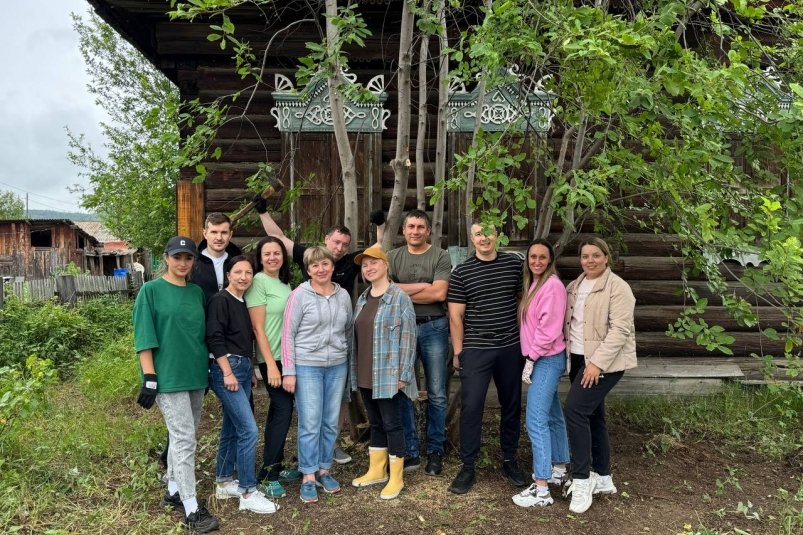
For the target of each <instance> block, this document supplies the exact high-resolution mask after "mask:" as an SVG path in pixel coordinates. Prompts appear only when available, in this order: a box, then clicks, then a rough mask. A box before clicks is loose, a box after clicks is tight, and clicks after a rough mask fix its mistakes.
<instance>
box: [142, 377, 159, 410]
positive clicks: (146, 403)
mask: <svg viewBox="0 0 803 535" xmlns="http://www.w3.org/2000/svg"><path fill="white" fill-rule="evenodd" d="M156 386H157V384H156V374H155V373H146V374H145V381H144V382H143V383H142V388H140V390H139V397H138V398H137V403H138V404H139V406H140V407H142V408H143V409H150V408H151V407H153V403H154V402H155V401H156Z"/></svg>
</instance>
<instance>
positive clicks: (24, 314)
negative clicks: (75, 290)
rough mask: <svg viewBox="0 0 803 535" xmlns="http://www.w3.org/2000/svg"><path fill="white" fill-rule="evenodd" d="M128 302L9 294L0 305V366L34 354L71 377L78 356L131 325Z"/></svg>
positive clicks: (125, 330) (18, 362) (118, 334)
mask: <svg viewBox="0 0 803 535" xmlns="http://www.w3.org/2000/svg"><path fill="white" fill-rule="evenodd" d="M131 306H132V305H131V303H130V302H129V301H120V300H118V299H114V298H98V299H90V300H87V301H82V302H80V303H79V304H78V305H77V306H75V307H72V308H70V307H67V306H64V305H60V304H59V303H57V302H55V301H54V300H51V301H45V302H43V303H37V304H27V303H23V302H22V301H20V300H19V299H17V298H16V297H14V296H9V297H8V299H7V300H6V302H5V305H4V306H3V308H0V366H5V365H15V364H21V363H23V362H25V360H26V359H27V358H28V357H29V356H31V355H36V356H38V357H39V358H42V359H49V360H50V361H51V362H53V364H54V365H55V367H56V369H57V370H58V371H59V374H60V375H61V376H62V377H69V376H70V375H71V374H72V373H73V371H74V367H75V363H76V362H78V361H80V360H81V359H84V358H87V357H88V356H89V355H92V354H93V353H94V352H95V351H98V350H99V349H101V348H102V347H104V345H105V344H107V343H108V341H109V339H114V338H116V337H118V336H120V335H121V334H124V333H126V332H129V331H130V330H131Z"/></svg>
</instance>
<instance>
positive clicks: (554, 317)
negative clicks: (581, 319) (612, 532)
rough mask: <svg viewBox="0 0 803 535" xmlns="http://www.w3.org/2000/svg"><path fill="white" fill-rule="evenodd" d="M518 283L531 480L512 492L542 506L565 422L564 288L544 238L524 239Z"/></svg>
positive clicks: (564, 447) (558, 460)
mask: <svg viewBox="0 0 803 535" xmlns="http://www.w3.org/2000/svg"><path fill="white" fill-rule="evenodd" d="M523 283H524V287H523V291H522V296H523V297H522V300H521V304H520V305H519V324H520V336H521V353H522V355H524V357H525V359H527V361H526V363H525V366H524V371H523V373H522V380H523V381H524V382H525V383H527V384H529V385H530V387H529V391H528V392H527V419H526V423H527V434H528V435H530V442H532V449H533V475H532V476H533V480H534V481H535V482H534V483H533V484H532V485H530V488H528V489H527V490H524V491H523V492H521V493H519V494H516V495H515V496H513V503H515V504H516V505H519V506H521V507H535V506H540V507H544V506H547V505H552V503H553V500H552V496H551V495H550V493H549V487H548V486H547V485H548V483H553V484H558V485H560V484H562V482H563V481H564V479H565V477H566V463H567V462H568V461H569V444H568V440H567V438H566V424H565V423H564V420H563V411H561V408H560V400H559V399H558V383H559V382H560V377H561V375H563V374H564V373H565V371H566V353H565V350H566V342H565V341H564V338H563V317H564V314H565V312H566V289H565V288H564V287H563V283H562V282H561V281H560V279H559V278H558V276H557V274H556V272H555V252H554V250H553V249H552V245H551V244H550V243H549V242H548V241H546V240H543V239H536V240H533V242H532V243H530V246H529V248H528V249H527V261H526V262H525V264H524V279H523Z"/></svg>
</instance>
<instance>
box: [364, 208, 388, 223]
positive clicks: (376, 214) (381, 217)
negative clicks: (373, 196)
mask: <svg viewBox="0 0 803 535" xmlns="http://www.w3.org/2000/svg"><path fill="white" fill-rule="evenodd" d="M368 220H369V221H370V222H371V223H373V224H374V225H376V226H377V227H378V226H379V225H382V224H384V223H385V211H384V210H382V209H381V208H380V209H379V210H374V211H373V212H371V215H369V216H368Z"/></svg>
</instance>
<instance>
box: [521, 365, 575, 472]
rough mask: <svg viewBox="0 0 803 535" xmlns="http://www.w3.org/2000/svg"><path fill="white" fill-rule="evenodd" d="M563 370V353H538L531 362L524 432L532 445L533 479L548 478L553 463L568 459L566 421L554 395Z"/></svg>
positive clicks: (556, 393)
mask: <svg viewBox="0 0 803 535" xmlns="http://www.w3.org/2000/svg"><path fill="white" fill-rule="evenodd" d="M564 371H566V353H565V352H563V351H561V352H560V353H558V354H556V355H551V356H548V357H541V358H539V359H538V360H536V361H535V365H534V366H533V375H532V384H531V385H530V389H529V390H528V391H527V416H526V418H527V422H526V423H527V434H528V435H530V442H532V445H533V479H549V478H550V477H551V476H552V465H553V464H566V463H568V462H569V441H568V439H567V437H566V423H565V422H564V420H563V411H562V410H561V408H560V399H558V383H559V382H560V377H561V375H563V372H564Z"/></svg>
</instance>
